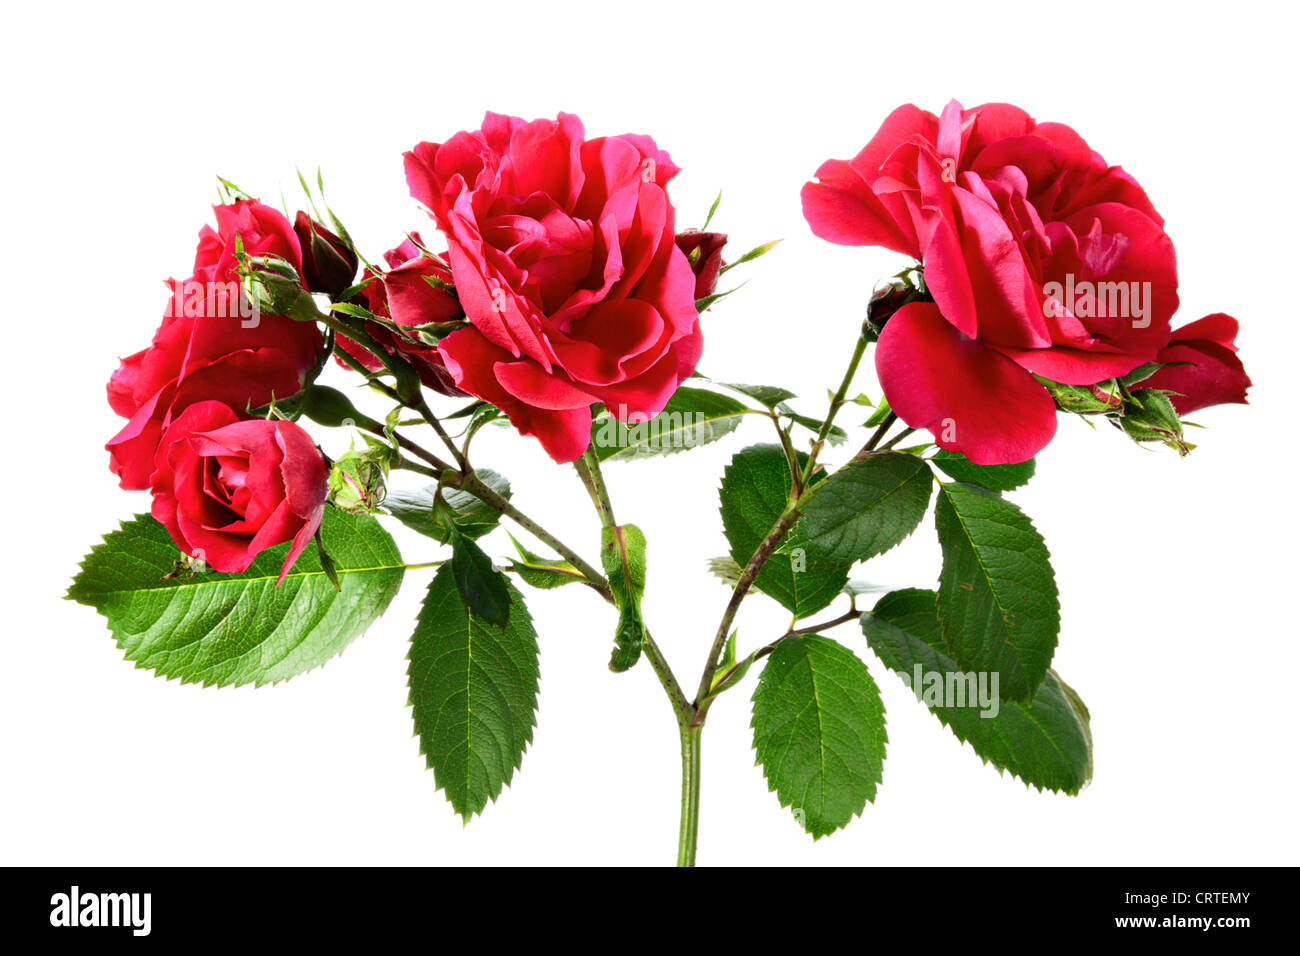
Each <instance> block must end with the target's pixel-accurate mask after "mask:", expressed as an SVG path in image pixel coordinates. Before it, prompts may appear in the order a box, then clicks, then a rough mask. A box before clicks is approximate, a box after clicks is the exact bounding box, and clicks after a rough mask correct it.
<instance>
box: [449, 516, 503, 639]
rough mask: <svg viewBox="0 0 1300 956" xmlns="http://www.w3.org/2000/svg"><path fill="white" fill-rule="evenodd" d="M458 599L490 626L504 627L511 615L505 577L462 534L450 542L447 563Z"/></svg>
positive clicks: (479, 549)
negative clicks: (457, 590) (458, 594)
mask: <svg viewBox="0 0 1300 956" xmlns="http://www.w3.org/2000/svg"><path fill="white" fill-rule="evenodd" d="M447 567H448V568H449V569H450V571H451V575H452V577H453V578H454V579H455V581H456V587H457V588H459V589H460V596H461V598H463V599H464V601H465V603H466V604H467V605H469V608H470V610H472V611H473V612H474V614H476V615H477V616H478V617H481V618H483V620H485V621H487V622H488V623H489V624H496V625H497V626H501V625H504V624H505V623H506V620H507V618H508V617H509V616H510V590H509V588H510V585H509V582H507V581H506V578H505V575H504V574H502V573H501V572H500V571H498V570H497V569H496V568H495V567H493V566H492V559H491V558H489V557H488V556H487V555H486V554H484V553H483V549H482V548H480V547H479V546H478V545H476V544H475V543H474V542H473V541H471V540H470V539H469V538H466V537H465V536H464V535H459V534H458V535H456V536H455V537H453V538H452V542H451V560H450V561H449V562H448V563H447Z"/></svg>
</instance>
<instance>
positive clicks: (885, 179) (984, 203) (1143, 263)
mask: <svg viewBox="0 0 1300 956" xmlns="http://www.w3.org/2000/svg"><path fill="white" fill-rule="evenodd" d="M817 178H818V181H817V182H810V183H808V184H807V185H806V186H804V189H803V206H804V216H805V218H807V220H808V222H809V224H810V225H811V226H812V229H813V232H815V233H816V234H817V235H818V236H821V237H822V238H824V239H828V240H830V241H832V242H837V243H842V244H848V245H882V246H886V247H887V248H890V249H894V250H896V251H898V252H902V253H905V254H907V255H911V256H914V257H916V258H917V259H919V260H921V262H922V263H923V264H924V278H925V285H926V287H927V288H928V290H929V292H930V294H931V295H932V296H933V298H934V304H933V305H926V304H921V303H916V304H912V305H909V306H905V307H904V308H902V309H900V310H899V311H898V312H897V313H896V314H894V315H893V316H892V317H891V318H890V319H889V321H888V323H887V324H886V326H885V329H884V331H883V333H882V334H881V336H880V340H879V344H878V348H877V351H876V369H877V372H878V374H879V376H880V380H881V385H882V387H883V388H884V391H885V395H886V397H887V398H888V399H889V402H890V405H891V406H892V407H893V408H894V410H895V411H896V412H897V413H898V415H899V417H900V418H902V419H903V420H904V421H905V422H906V423H907V424H908V425H911V426H912V427H914V428H927V429H929V430H930V431H932V432H933V433H934V434H935V438H936V441H937V443H938V444H939V446H940V447H942V448H946V449H950V450H953V451H960V452H963V453H965V454H966V456H967V457H968V458H970V459H971V461H974V462H977V463H980V464H996V463H1003V462H1014V461H1021V460H1023V459H1026V458H1029V457H1030V456H1032V455H1033V454H1035V453H1036V452H1037V451H1038V450H1039V449H1040V448H1042V447H1043V446H1044V445H1046V444H1047V442H1048V441H1050V440H1051V438H1052V436H1053V434H1055V431H1056V415H1055V407H1054V404H1053V402H1052V399H1051V397H1050V395H1049V394H1048V393H1047V390H1046V389H1045V388H1044V387H1043V386H1042V385H1041V384H1039V383H1038V382H1037V381H1036V380H1035V379H1034V375H1039V376H1042V377H1044V378H1047V379H1050V380H1053V381H1056V382H1062V383H1065V384H1071V385H1091V384H1094V383H1096V382H1099V381H1102V380H1104V379H1107V378H1110V377H1113V376H1116V375H1123V374H1125V373H1127V372H1129V371H1132V370H1133V369H1134V368H1136V367H1137V366H1139V365H1141V364H1142V363H1144V362H1149V361H1151V360H1153V359H1154V358H1155V357H1156V354H1157V353H1158V352H1159V351H1160V349H1161V348H1162V347H1163V346H1164V345H1165V343H1166V342H1167V341H1168V339H1169V319H1170V317H1171V316H1172V315H1173V313H1174V310H1175V309H1176V308H1177V305H1178V294H1177V284H1178V283H1177V272H1176V269H1175V264H1174V249H1173V245H1172V243H1171V242H1170V240H1169V237H1168V236H1167V235H1166V234H1165V231H1164V227H1163V220H1162V219H1161V217H1160V215H1159V214H1158V213H1157V212H1156V211H1155V209H1154V208H1153V207H1152V205H1151V202H1150V200H1148V199H1147V196H1146V194H1145V193H1144V192H1143V191H1142V189H1141V187H1140V186H1138V184H1137V183H1136V182H1135V181H1134V180H1133V178H1132V177H1131V176H1129V175H1128V174H1127V173H1125V172H1124V171H1123V170H1122V169H1120V168H1119V167H1118V166H1108V165H1106V163H1105V161H1104V160H1103V159H1102V158H1101V156H1099V155H1098V154H1097V153H1096V152H1094V151H1093V150H1092V149H1091V148H1089V146H1088V145H1087V143H1085V142H1084V141H1083V139H1082V138H1080V137H1079V135H1078V134H1077V133H1075V132H1074V131H1073V130H1072V129H1070V128H1069V127H1068V126H1063V125H1061V124H1059V123H1038V122H1036V121H1035V120H1033V119H1032V118H1031V117H1030V116H1029V115H1028V114H1026V113H1025V112H1024V111H1023V110H1020V109H1018V108H1016V107H1014V106H1008V105H1005V104H989V105H986V106H980V107H976V108H975V109H970V110H963V109H962V108H961V105H960V104H958V103H957V102H956V101H953V102H951V103H949V104H948V106H947V107H946V108H945V109H944V111H943V115H942V116H941V117H935V116H934V115H933V114H931V113H927V112H925V111H923V110H920V109H917V108H916V107H915V106H903V107H900V108H899V109H897V110H895V111H894V112H893V113H892V114H891V115H890V116H889V118H888V119H887V120H885V123H884V125H883V126H882V127H881V129H880V131H879V132H878V133H877V134H876V136H875V137H874V138H873V139H872V140H871V142H870V143H868V144H867V146H866V147H865V148H864V149H863V150H862V152H860V153H859V154H858V155H857V156H856V157H855V158H854V159H853V160H851V161H848V162H844V161H840V160H830V161H829V162H826V163H824V164H823V165H822V166H821V168H820V169H818V170H817Z"/></svg>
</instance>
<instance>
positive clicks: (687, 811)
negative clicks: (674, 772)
mask: <svg viewBox="0 0 1300 956" xmlns="http://www.w3.org/2000/svg"><path fill="white" fill-rule="evenodd" d="M679 729H680V731H681V736H682V821H681V826H680V827H679V828H678V831H677V865H678V866H694V865H695V848H696V846H697V844H698V843H699V839H700V742H701V739H702V737H703V734H704V727H703V726H690V725H689V724H684V725H681V726H680V727H679Z"/></svg>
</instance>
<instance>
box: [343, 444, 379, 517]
mask: <svg viewBox="0 0 1300 956" xmlns="http://www.w3.org/2000/svg"><path fill="white" fill-rule="evenodd" d="M329 493H330V500H331V501H332V502H334V505H335V506H336V507H337V508H339V509H340V510H342V511H347V512H349V513H351V514H367V513H369V512H371V511H374V510H375V509H376V508H378V507H379V506H380V505H381V504H383V501H384V496H385V495H386V494H387V488H386V487H385V485H384V466H383V464H382V463H381V462H379V461H376V460H375V458H374V457H373V456H371V455H370V454H369V453H368V452H356V451H350V452H348V453H347V454H346V455H344V456H343V457H342V458H340V459H339V460H338V461H336V462H334V467H333V468H332V469H330V484H329Z"/></svg>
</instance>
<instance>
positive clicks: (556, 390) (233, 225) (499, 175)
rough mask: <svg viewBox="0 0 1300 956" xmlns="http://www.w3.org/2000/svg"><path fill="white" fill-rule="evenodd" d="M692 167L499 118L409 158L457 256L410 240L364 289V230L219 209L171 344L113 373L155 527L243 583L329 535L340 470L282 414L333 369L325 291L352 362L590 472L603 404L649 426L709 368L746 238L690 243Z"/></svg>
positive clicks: (609, 141)
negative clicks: (726, 280)
mask: <svg viewBox="0 0 1300 956" xmlns="http://www.w3.org/2000/svg"><path fill="white" fill-rule="evenodd" d="M677 171H678V170H677V167H676V166H675V165H674V164H673V162H672V160H671V159H670V158H669V156H668V154H667V153H665V152H663V151H662V150H660V149H659V148H658V147H657V146H656V145H655V144H654V142H653V141H652V140H651V139H649V138H648V137H645V136H636V135H624V136H613V137H602V138H598V139H591V140H587V139H585V138H584V135H583V129H582V125H581V123H580V122H579V121H578V119H577V117H574V116H569V115H564V114H561V115H560V116H559V117H558V118H557V119H555V120H537V121H533V122H526V121H524V120H522V119H517V118H512V117H505V116H498V115H496V114H488V116H487V117H486V119H485V121H484V123H483V128H482V129H481V130H478V131H476V132H472V133H468V132H466V133H459V134H457V135H456V136H454V137H452V139H450V140H449V141H448V142H447V143H445V144H433V143H422V144H420V145H418V146H417V147H415V149H414V150H413V151H412V152H410V153H408V154H407V155H406V175H407V181H408V183H409V185H410V188H411V191H412V193H413V195H414V196H415V198H416V199H418V200H419V201H420V202H422V203H423V204H424V206H425V207H426V208H427V209H428V211H429V212H430V213H431V214H432V215H433V218H434V221H435V223H436V225H437V227H438V228H439V229H440V230H441V231H442V232H443V234H444V235H445V239H446V251H445V252H442V253H434V252H430V251H429V250H428V249H427V248H426V247H425V246H424V244H423V241H422V240H421V238H420V236H419V234H418V233H410V234H408V236H407V238H406V240H405V241H404V242H402V243H401V244H400V245H398V246H397V247H396V248H394V249H391V250H389V251H388V252H386V253H385V254H384V257H383V259H384V266H367V267H366V268H365V269H364V271H363V272H362V274H361V276H360V277H359V279H358V276H357V268H358V255H357V253H356V251H355V249H354V248H353V247H352V243H351V240H350V238H348V237H347V236H346V233H343V235H344V237H343V238H340V236H339V235H338V234H336V233H335V232H334V231H331V230H329V229H327V228H326V227H325V226H323V225H322V224H321V223H319V222H316V221H315V220H314V219H312V218H311V217H309V216H308V215H307V214H306V213H303V212H299V213H298V214H297V217H296V219H295V221H294V222H293V223H292V224H290V222H289V220H288V219H287V218H286V217H285V216H284V215H282V214H281V213H280V212H278V211H277V210H275V209H273V208H271V207H269V206H265V205H263V204H261V203H259V202H257V201H255V200H251V199H240V200H238V201H236V202H233V203H230V204H227V205H221V206H218V207H216V219H217V223H216V228H212V227H205V228H204V229H203V231H202V232H201V233H200V236H199V248H198V252H197V254H196V257H195V262H194V267H193V269H192V270H191V276H190V277H189V278H188V279H185V280H183V281H177V280H172V281H170V283H169V287H170V288H171V291H172V296H171V299H170V301H169V305H168V309H167V312H166V314H165V316H164V318H163V321H162V324H161V326H160V327H159V329H158V331H157V333H156V334H155V336H154V339H153V342H152V344H151V345H150V346H149V347H148V348H146V349H144V350H142V351H140V352H138V353H136V354H135V355H132V356H130V357H129V358H126V359H124V360H122V363H121V366H120V367H119V368H118V370H117V371H116V372H115V373H114V374H113V376H112V378H111V380H110V381H109V384H108V399H109V404H110V405H111V406H112V408H113V410H114V411H115V412H117V413H118V414H119V415H121V416H123V417H124V418H126V419H128V421H127V424H126V425H125V426H124V427H123V428H122V430H121V431H120V432H119V433H118V434H117V435H116V436H115V437H114V438H113V439H112V440H111V441H109V443H108V446H107V447H108V450H109V452H110V467H111V468H112V470H113V472H114V473H115V474H117V475H118V476H119V478H120V480H121V484H122V487H124V488H130V489H149V490H150V491H151V492H152V493H153V498H154V503H153V514H154V517H156V518H157V519H158V520H159V521H160V522H161V523H162V524H163V525H165V526H166V527H167V529H168V531H169V532H170V533H171V535H172V538H173V539H174V540H175V542H176V544H177V545H178V546H179V547H180V548H181V549H182V551H184V552H185V553H186V554H187V555H191V556H194V557H198V558H202V559H203V560H205V561H206V562H207V563H208V564H209V565H211V566H212V567H213V568H215V569H217V570H219V571H241V570H243V569H245V568H247V567H248V565H249V563H251V561H252V560H253V558H254V557H256V555H257V554H258V553H259V552H260V551H262V550H264V549H266V548H268V547H271V546H273V545H276V544H281V543H284V542H286V541H290V542H292V546H291V548H290V550H289V554H288V557H287V559H286V561H285V563H284V569H283V570H284V571H287V570H288V568H289V567H290V566H291V565H292V563H293V561H294V560H295V559H296V557H297V555H298V554H299V553H300V552H301V551H302V549H303V547H304V546H305V545H306V543H307V542H308V541H309V540H310V539H311V537H312V536H313V535H314V534H315V532H316V529H317V528H318V527H319V525H320V522H321V517H322V514H323V509H324V506H325V500H326V497H327V495H328V490H327V489H328V487H329V485H330V482H329V478H328V476H329V467H328V464H327V462H326V461H325V459H324V458H323V456H322V455H321V453H320V451H319V450H318V449H317V448H316V446H315V445H314V443H313V442H312V441H311V440H310V439H309V438H308V437H307V435H306V433H305V432H304V431H303V430H302V429H301V428H299V427H298V426H297V425H295V424H293V423H292V422H288V421H283V420H273V417H274V416H268V415H267V414H265V410H267V409H268V408H273V407H274V403H277V402H278V403H281V404H283V403H284V402H285V401H286V400H288V399H292V398H293V397H294V396H296V395H298V394H299V393H300V392H302V391H303V390H304V389H305V388H307V387H309V386H310V385H311V380H312V379H313V378H314V377H315V375H316V374H317V373H318V372H319V370H320V366H321V363H322V361H323V360H324V357H325V351H326V341H325V339H324V338H323V336H322V333H321V330H320V328H319V325H318V323H317V321H315V320H316V319H320V318H323V316H322V315H321V314H320V313H319V312H318V311H317V309H316V306H315V305H314V304H312V303H311V301H310V295H311V294H313V293H316V294H320V295H324V296H328V297H329V298H330V300H331V301H332V302H333V303H336V304H338V305H337V307H338V308H339V309H346V310H348V311H347V312H346V314H347V315H348V316H350V317H351V319H352V321H353V322H355V323H356V324H354V325H352V326H348V327H346V328H340V327H338V326H337V325H336V326H334V328H335V334H334V335H333V346H334V354H335V358H336V360H337V361H338V362H339V363H340V364H342V365H345V366H347V367H350V368H353V369H356V370H358V371H361V372H363V373H366V374H369V375H379V374H383V373H384V372H385V370H386V369H387V370H391V369H392V367H393V366H394V363H397V364H400V365H402V366H405V367H408V368H409V369H411V370H412V371H414V373H415V376H416V377H417V378H418V380H419V382H420V383H421V384H422V385H423V386H425V387H427V388H429V389H432V390H434V391H437V392H440V393H442V394H444V395H453V396H455V395H460V396H465V395H473V396H475V397H477V398H479V399H482V400H483V401H486V402H489V403H491V404H493V405H495V406H497V407H498V408H499V409H501V410H502V411H503V412H504V413H505V414H506V415H507V416H509V418H510V419H511V421H512V422H513V423H514V424H515V426H516V427H517V428H518V430H519V431H520V432H522V433H524V434H527V435H535V436H536V437H537V438H538V440H539V441H540V442H541V443H542V445H543V447H544V448H545V449H546V451H547V452H548V453H549V454H550V455H551V456H552V457H553V458H555V459H556V460H557V461H572V460H573V459H575V458H577V457H578V456H579V455H581V454H582V452H583V451H584V450H585V449H586V447H587V445H588V443H589V440H590V433H591V421H592V406H593V405H597V404H601V403H603V404H604V406H605V407H606V408H608V409H609V411H610V412H611V413H612V414H614V415H616V416H617V417H618V418H619V419H621V420H624V421H643V420H646V419H648V418H650V417H651V416H653V415H656V414H658V412H659V411H661V410H662V408H663V407H664V404H665V403H666V402H667V401H668V399H669V397H670V396H671V395H672V394H673V392H674V391H675V390H676V388H677V386H678V384H679V383H680V382H681V381H683V380H684V379H685V378H686V377H687V376H689V375H690V374H691V373H692V372H693V371H694V370H695V365H696V362H697V361H698V360H699V356H700V347H701V336H700V328H699V314H698V312H697V310H696V300H697V299H703V298H705V297H707V296H709V295H710V294H711V293H712V292H713V291H714V287H715V285H716V283H717V279H718V275H719V273H720V271H721V269H722V267H723V261H722V250H723V246H724V245H725V243H726V236H724V235H721V234H719V233H706V232H699V231H695V230H689V231H686V232H683V233H682V234H681V235H680V236H678V235H677V234H676V232H675V216H674V211H673V207H672V204H671V203H670V202H669V200H668V196H667V193H666V192H665V186H666V185H667V183H668V182H669V180H671V179H672V178H673V176H674V175H675V174H676V173H677ZM339 231H340V232H342V229H341V227H339ZM385 266H386V267H385ZM257 270H262V271H260V272H259V271H257ZM250 275H255V276H257V277H259V278H260V285H258V286H257V288H259V289H260V290H261V294H260V295H256V296H252V297H251V298H250V296H249V294H248V288H249V287H247V286H246V285H244V284H242V282H241V280H246V279H248V278H249V276H250ZM354 280H356V281H354ZM304 296H305V297H306V298H305V299H304ZM304 303H305V304H304Z"/></svg>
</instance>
